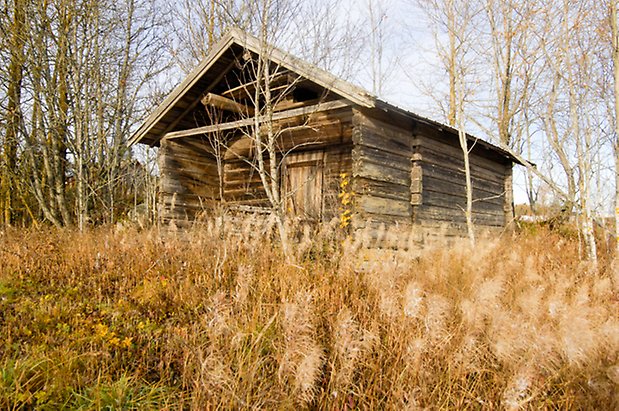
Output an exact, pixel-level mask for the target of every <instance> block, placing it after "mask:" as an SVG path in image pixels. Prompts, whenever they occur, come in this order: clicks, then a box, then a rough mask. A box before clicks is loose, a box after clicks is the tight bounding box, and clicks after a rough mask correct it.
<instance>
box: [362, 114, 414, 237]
mask: <svg viewBox="0 0 619 411" xmlns="http://www.w3.org/2000/svg"><path fill="white" fill-rule="evenodd" d="M411 129H412V122H410V123H409V124H406V123H402V122H401V121H394V120H393V119H390V118H387V117H371V116H370V113H368V112H365V111H364V112H362V111H359V110H355V111H354V115H353V143H354V146H353V149H352V159H353V191H354V194H355V195H354V198H355V214H354V215H353V219H352V227H353V230H355V231H356V232H357V235H361V236H363V242H364V244H366V245H368V246H385V243H386V242H389V245H388V246H390V247H395V248H406V243H407V242H408V240H407V238H406V236H403V235H400V233H398V234H397V235H393V236H390V235H389V233H387V231H389V229H390V228H391V230H393V229H394V227H397V230H399V231H410V229H411V227H412V223H413V220H412V216H413V206H412V204H411V158H412V156H413V153H414V151H413V136H412V132H411ZM390 237H391V238H392V239H391V240H388V238H390Z"/></svg>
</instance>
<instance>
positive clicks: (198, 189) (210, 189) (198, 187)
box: [159, 179, 219, 198]
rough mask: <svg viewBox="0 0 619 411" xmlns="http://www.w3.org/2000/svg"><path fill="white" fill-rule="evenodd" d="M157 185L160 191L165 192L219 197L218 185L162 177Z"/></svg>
mask: <svg viewBox="0 0 619 411" xmlns="http://www.w3.org/2000/svg"><path fill="white" fill-rule="evenodd" d="M159 187H160V188H159V189H160V190H161V191H162V192H166V193H177V194H193V195H200V196H206V197H211V198H218V197H219V186H217V185H210V184H202V183H191V182H182V183H181V182H179V181H176V180H172V179H162V180H161V182H160V186H159Z"/></svg>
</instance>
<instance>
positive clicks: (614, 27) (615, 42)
mask: <svg viewBox="0 0 619 411" xmlns="http://www.w3.org/2000/svg"><path fill="white" fill-rule="evenodd" d="M618 6H619V5H618V4H617V1H616V0H610V4H609V10H608V11H609V13H608V14H609V18H610V28H611V30H610V33H611V36H612V38H611V44H612V62H613V86H614V87H613V92H614V96H613V97H614V109H615V110H614V115H615V117H614V132H615V133H614V134H615V139H614V141H613V149H614V153H615V204H614V205H615V265H616V267H615V269H616V270H618V271H619V22H618V21H617V19H618V15H617V8H618Z"/></svg>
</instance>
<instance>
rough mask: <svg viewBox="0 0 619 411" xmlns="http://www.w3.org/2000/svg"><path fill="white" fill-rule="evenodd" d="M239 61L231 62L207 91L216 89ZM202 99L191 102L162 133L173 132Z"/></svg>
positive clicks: (234, 59)
mask: <svg viewBox="0 0 619 411" xmlns="http://www.w3.org/2000/svg"><path fill="white" fill-rule="evenodd" d="M236 63H237V61H236V57H234V58H233V59H232V61H231V62H230V64H228V65H227V66H226V68H225V69H224V70H222V72H221V73H219V75H218V76H217V77H216V78H215V80H213V81H211V83H210V84H209V85H208V87H207V88H206V91H208V90H210V89H212V88H213V87H215V86H216V85H217V84H219V82H220V81H221V80H222V79H223V78H224V77H225V76H226V74H228V72H229V71H230V70H231V69H232V67H234V66H235V65H236ZM200 100H201V98H197V99H195V100H194V101H192V102H191V104H189V105H188V106H187V108H185V110H183V112H182V113H181V115H180V116H178V117H176V119H175V120H174V121H173V122H171V123H170V124H169V125H168V126H167V127H166V128H165V130H163V132H162V133H161V134H162V135H165V134H166V133H168V132H169V131H170V130H172V129H173V128H174V127H176V126H177V125H178V123H180V122H181V120H182V119H183V118H185V116H186V115H187V114H188V113H189V112H191V111H192V110H193V109H194V108H196V106H197V105H198V103H200Z"/></svg>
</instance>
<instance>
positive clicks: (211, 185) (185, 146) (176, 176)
mask: <svg viewBox="0 0 619 411" xmlns="http://www.w3.org/2000/svg"><path fill="white" fill-rule="evenodd" d="M158 163H159V172H160V175H161V180H160V185H159V221H160V223H161V224H162V226H168V225H170V224H171V223H173V224H175V225H176V226H177V227H179V228H183V227H187V226H188V225H190V224H191V222H192V221H193V220H195V219H196V218H197V217H198V216H199V215H200V214H201V213H203V212H205V211H207V210H209V209H210V208H211V207H212V206H213V204H214V203H216V202H218V201H219V177H218V175H219V174H218V172H217V162H216V160H215V156H214V155H213V154H212V150H211V149H210V146H209V145H208V143H206V142H203V141H201V139H199V138H195V137H194V138H181V139H176V140H165V139H164V140H162V142H161V146H160V148H159V156H158Z"/></svg>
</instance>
